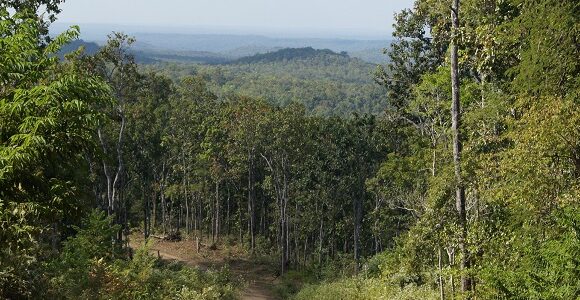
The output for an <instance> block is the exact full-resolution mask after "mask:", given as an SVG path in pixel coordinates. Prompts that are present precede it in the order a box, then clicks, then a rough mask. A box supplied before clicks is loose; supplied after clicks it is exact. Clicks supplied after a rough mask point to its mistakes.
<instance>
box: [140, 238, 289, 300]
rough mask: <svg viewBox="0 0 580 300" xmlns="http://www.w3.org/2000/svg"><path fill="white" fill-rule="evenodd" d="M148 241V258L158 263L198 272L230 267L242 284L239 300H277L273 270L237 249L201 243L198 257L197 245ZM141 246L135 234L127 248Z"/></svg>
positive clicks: (191, 242) (153, 239)
mask: <svg viewBox="0 0 580 300" xmlns="http://www.w3.org/2000/svg"><path fill="white" fill-rule="evenodd" d="M151 240H152V242H153V244H152V246H151V250H150V251H151V254H153V255H159V256H160V258H161V259H166V260H175V261H179V262H183V263H185V264H187V265H189V266H192V267H196V268H199V269H201V270H207V269H209V268H213V269H220V268H222V267H223V266H229V269H230V271H231V273H232V274H233V275H234V276H236V277H238V278H240V279H241V280H242V281H243V282H244V283H245V285H244V287H243V289H242V290H241V292H240V299H242V300H250V299H256V300H270V299H278V298H277V297H276V296H275V295H274V293H273V292H272V287H273V286H274V285H275V283H276V277H275V274H274V271H273V270H272V268H271V267H270V266H268V265H267V264H264V263H259V262H256V261H255V260H252V259H251V258H249V257H248V256H247V254H246V253H245V251H243V250H240V249H239V248H238V247H236V246H228V247H226V246H223V245H219V246H217V248H215V249H211V248H210V247H207V245H205V244H204V243H202V246H201V247H200V251H199V253H197V251H196V244H195V242H194V241H192V240H182V241H179V242H169V241H164V240H160V239H156V238H152V239H151ZM142 244H143V236H142V235H141V234H138V233H136V234H134V235H132V236H131V238H130V245H131V247H132V248H133V249H135V248H137V247H139V246H140V245H142Z"/></svg>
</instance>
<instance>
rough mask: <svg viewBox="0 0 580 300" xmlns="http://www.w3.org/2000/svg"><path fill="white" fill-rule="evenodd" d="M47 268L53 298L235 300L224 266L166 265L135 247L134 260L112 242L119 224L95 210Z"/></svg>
mask: <svg viewBox="0 0 580 300" xmlns="http://www.w3.org/2000/svg"><path fill="white" fill-rule="evenodd" d="M83 224H84V225H83V228H78V232H77V234H76V235H75V236H74V237H72V238H69V239H68V240H67V241H66V242H65V245H64V248H63V251H62V253H61V254H60V255H59V257H57V258H56V259H55V260H53V261H52V262H51V263H50V264H49V265H48V267H47V270H48V274H49V275H50V276H49V277H51V278H50V280H49V283H48V286H49V288H48V295H49V298H55V299H233V298H234V292H235V290H234V286H233V285H232V283H231V280H230V274H229V272H228V271H227V270H221V271H207V272H202V271H200V270H197V269H194V268H190V267H187V266H185V265H183V264H178V263H171V264H164V263H163V262H160V261H158V260H157V259H156V258H155V257H153V256H151V255H149V246H148V245H144V246H143V247H141V248H139V249H138V250H137V251H136V253H135V256H134V258H133V259H132V260H125V259H122V256H120V253H121V252H119V250H118V249H116V248H115V247H114V243H113V238H114V236H115V233H116V231H117V230H118V227H117V226H111V224H112V219H111V218H110V217H107V216H106V215H105V214H104V213H103V212H98V211H95V212H93V213H92V214H91V215H90V216H89V217H88V218H87V219H86V221H85V222H84V223H83Z"/></svg>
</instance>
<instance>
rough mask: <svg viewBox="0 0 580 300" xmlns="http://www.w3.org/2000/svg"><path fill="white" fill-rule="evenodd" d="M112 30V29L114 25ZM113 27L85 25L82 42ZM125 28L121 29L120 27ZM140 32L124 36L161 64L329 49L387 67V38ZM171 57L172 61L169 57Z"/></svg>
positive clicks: (99, 39)
mask: <svg viewBox="0 0 580 300" xmlns="http://www.w3.org/2000/svg"><path fill="white" fill-rule="evenodd" d="M111 26H112V25H111ZM111 26H109V27H107V26H97V25H90V24H85V25H82V26H81V38H82V39H83V40H85V41H89V42H96V43H97V44H103V43H104V42H105V41H106V39H107V35H108V34H110V33H111V31H112V30H115V29H114V28H112V27H111ZM67 28H68V26H66V25H65V24H53V26H52V27H51V32H53V33H58V32H62V31H63V30H65V29H67ZM121 28H122V27H121ZM139 30H143V29H139V28H125V31H124V32H125V33H126V34H128V35H130V36H134V37H135V38H136V40H137V42H136V43H135V45H134V46H135V47H134V49H135V51H136V52H142V53H146V54H147V55H149V54H151V53H153V54H154V55H153V56H157V57H158V58H159V59H160V60H173V61H186V62H190V61H192V60H191V59H190V58H191V57H194V58H195V59H194V60H196V61H197V60H201V61H203V62H210V63H220V62H223V61H227V60H235V59H238V58H242V57H246V56H252V55H255V54H260V53H268V52H272V51H276V50H280V49H284V48H304V47H312V48H314V49H329V50H332V51H335V52H338V53H340V52H343V51H345V52H347V53H348V54H349V55H350V56H351V57H358V58H360V59H363V60H365V61H367V62H371V63H386V62H387V57H386V55H383V54H382V49H384V48H388V47H389V46H390V43H391V41H390V40H389V39H388V37H385V39H382V40H365V39H354V38H351V39H344V38H297V37H271V36H264V35H252V34H245V35H244V34H201V33H155V32H142V31H139ZM167 56H169V57H167Z"/></svg>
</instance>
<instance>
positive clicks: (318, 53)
mask: <svg viewBox="0 0 580 300" xmlns="http://www.w3.org/2000/svg"><path fill="white" fill-rule="evenodd" d="M316 58H323V59H328V58H336V59H338V58H342V59H345V60H346V59H348V58H349V56H348V54H347V53H346V52H341V53H336V52H334V51H332V50H329V49H322V50H318V49H314V48H312V47H305V48H285V49H281V50H278V51H274V52H268V53H260V54H256V55H252V56H247V57H242V58H240V59H237V60H235V61H233V62H232V64H251V63H264V62H277V61H285V60H293V59H316Z"/></svg>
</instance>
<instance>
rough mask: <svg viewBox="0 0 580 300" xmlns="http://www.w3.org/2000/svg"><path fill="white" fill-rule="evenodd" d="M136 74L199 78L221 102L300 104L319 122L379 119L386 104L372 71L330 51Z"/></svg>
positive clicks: (170, 66) (156, 67)
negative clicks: (246, 100)
mask: <svg viewBox="0 0 580 300" xmlns="http://www.w3.org/2000/svg"><path fill="white" fill-rule="evenodd" d="M141 69H142V70H143V72H150V71H154V72H156V73H158V74H163V75H165V76H167V77H169V78H171V79H172V80H173V81H180V80H181V79H182V78H183V77H186V76H190V75H195V76H199V77H201V78H203V79H204V81H205V82H206V83H207V85H208V88H209V90H210V91H211V92H212V93H214V94H216V95H217V96H219V97H220V98H225V97H228V96H230V95H242V96H248V97H252V98H259V99H263V100H265V101H266V102H268V103H270V104H272V105H275V106H281V107H285V106H287V105H289V104H291V103H299V104H302V105H304V106H305V108H306V110H307V112H308V113H310V114H315V115H319V116H342V117H348V116H349V115H351V114H353V113H358V114H380V113H382V112H383V111H384V108H385V106H386V103H387V101H386V99H387V97H386V95H385V92H384V89H383V88H382V87H381V86H379V85H378V84H376V83H375V82H374V80H373V77H372V74H373V72H374V71H375V70H376V66H375V65H372V64H369V63H366V62H363V61H361V60H359V59H357V58H351V57H349V56H348V55H347V54H345V53H335V52H333V51H330V50H316V49H313V48H285V49H281V50H278V51H274V52H269V53H265V54H257V55H253V56H248V57H243V58H240V59H237V60H234V61H230V62H227V63H222V64H212V65H207V64H198V63H175V62H158V63H154V64H146V65H142V66H141Z"/></svg>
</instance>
